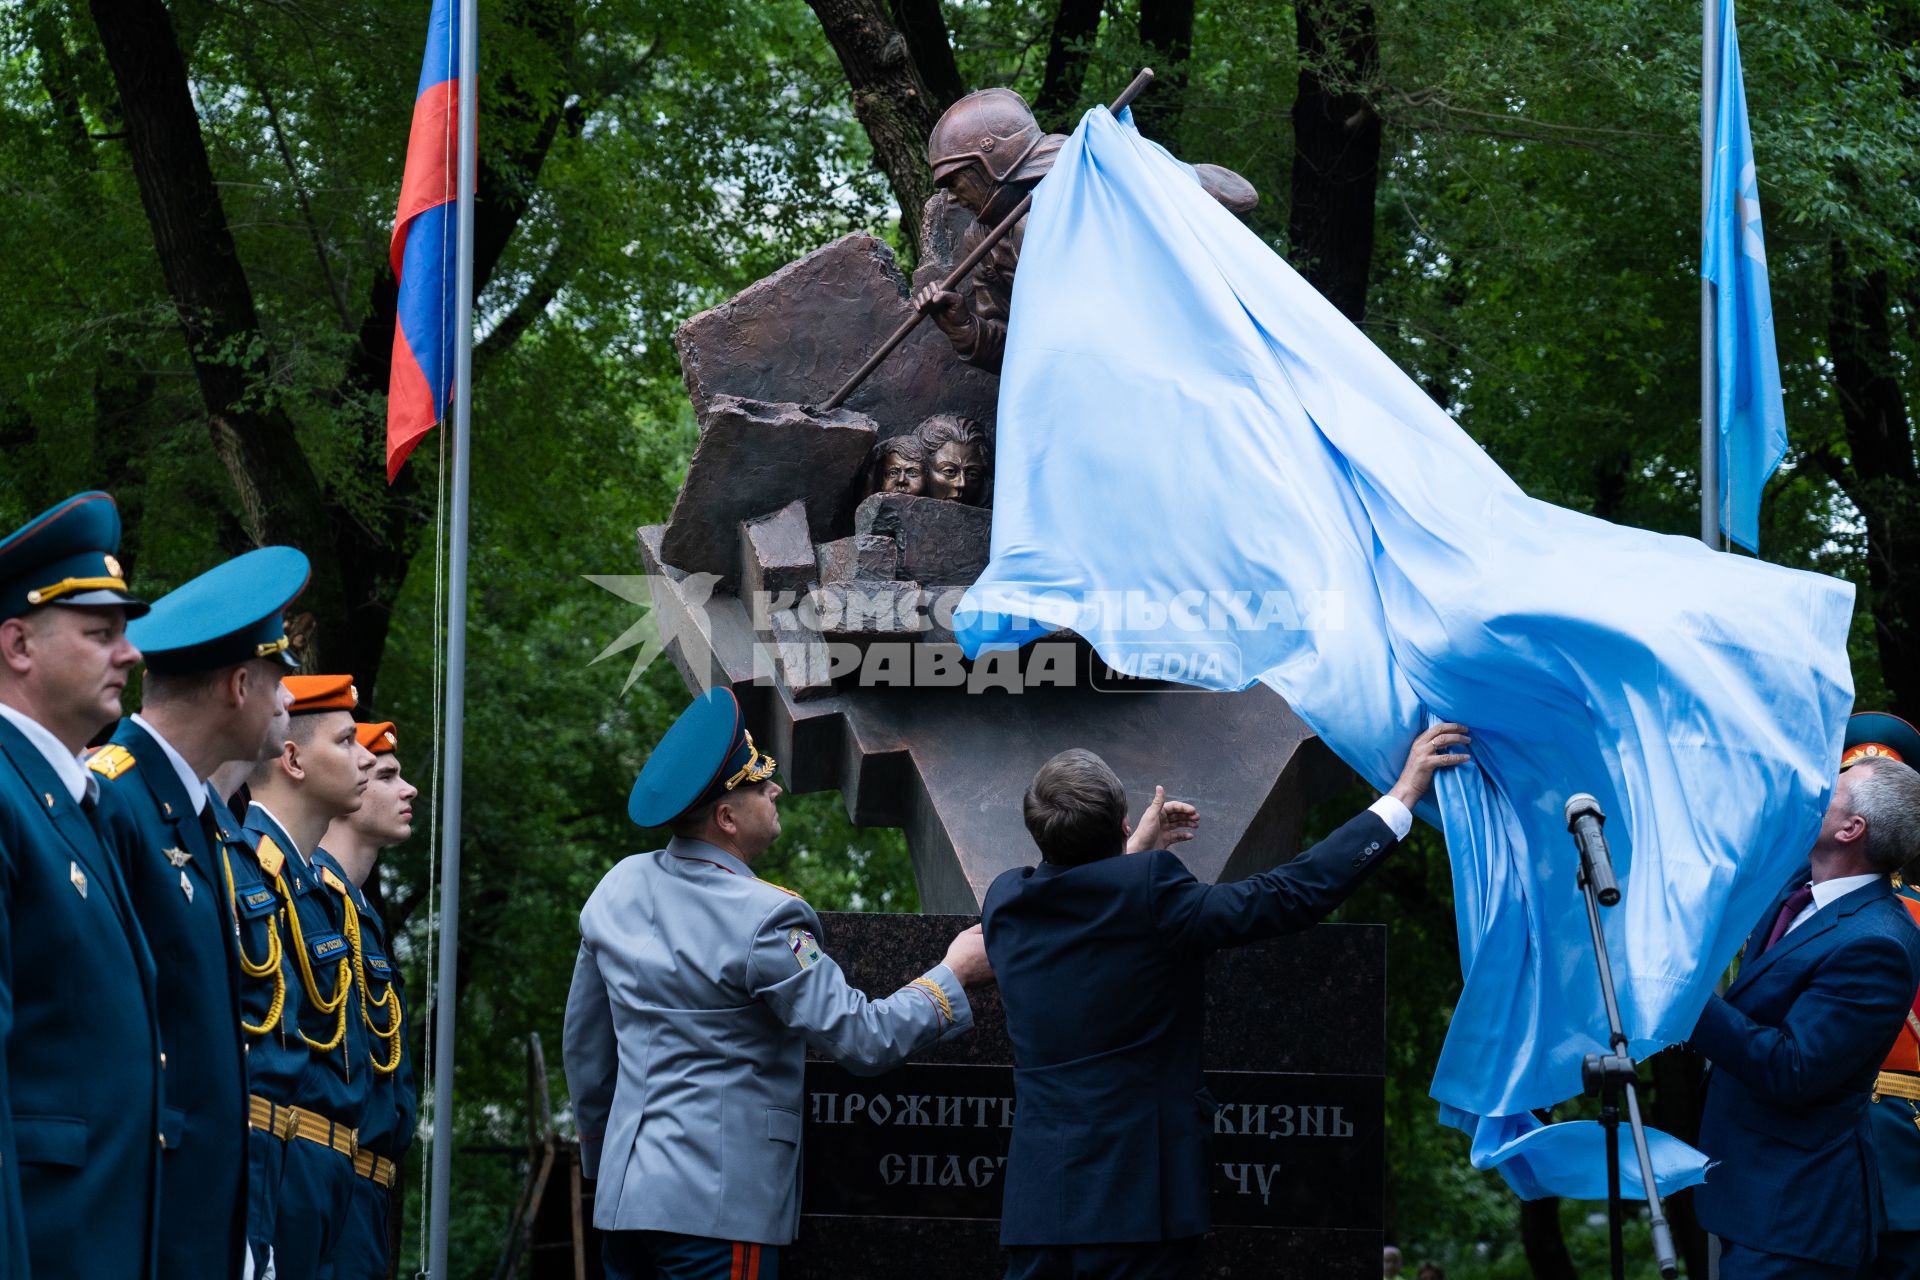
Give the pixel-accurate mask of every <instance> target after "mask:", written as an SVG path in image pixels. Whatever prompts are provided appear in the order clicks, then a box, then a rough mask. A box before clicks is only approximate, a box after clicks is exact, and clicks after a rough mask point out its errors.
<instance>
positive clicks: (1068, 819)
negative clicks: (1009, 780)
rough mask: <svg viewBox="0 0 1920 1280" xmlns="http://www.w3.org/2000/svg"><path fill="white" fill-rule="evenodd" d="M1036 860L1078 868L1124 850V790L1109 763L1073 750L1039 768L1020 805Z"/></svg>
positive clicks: (1064, 752) (1125, 839)
mask: <svg viewBox="0 0 1920 1280" xmlns="http://www.w3.org/2000/svg"><path fill="white" fill-rule="evenodd" d="M1020 812H1021V816H1022V817H1024V818H1025V819H1026V820H1027V832H1028V834H1030V835H1031V836H1032V837H1033V842H1034V843H1035V844H1037V845H1039V846H1040V856H1041V857H1043V858H1045V859H1046V860H1047V861H1048V862H1052V863H1057V864H1058V865H1060V866H1065V867H1076V866H1079V865H1080V864H1082V863H1085V862H1094V861H1097V860H1099V859H1101V858H1106V857H1111V856H1112V855H1114V854H1116V853H1119V852H1120V851H1121V850H1122V849H1123V848H1125V847H1126V842H1127V830H1126V826H1127V791H1126V788H1125V787H1123V786H1121V785H1120V779H1119V778H1118V777H1117V776H1116V775H1115V774H1114V772H1113V770H1112V769H1109V768H1108V767H1107V762H1106V761H1105V760H1102V759H1101V758H1100V757H1099V756H1097V755H1095V754H1093V752H1091V751H1086V750H1082V749H1081V748H1079V747H1074V748H1073V749H1071V750H1069V751H1062V752H1061V753H1060V754H1059V755H1057V756H1055V757H1054V758H1053V759H1051V760H1049V761H1047V762H1046V763H1045V764H1043V765H1041V766H1040V772H1038V773H1036V774H1034V775H1033V781H1032V783H1030V784H1029V785H1028V787H1027V795H1026V799H1025V800H1023V801H1022V802H1021V805H1020Z"/></svg>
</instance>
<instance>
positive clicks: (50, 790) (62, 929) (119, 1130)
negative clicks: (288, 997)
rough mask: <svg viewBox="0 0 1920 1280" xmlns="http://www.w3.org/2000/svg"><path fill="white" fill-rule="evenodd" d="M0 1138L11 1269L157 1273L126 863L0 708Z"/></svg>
mask: <svg viewBox="0 0 1920 1280" xmlns="http://www.w3.org/2000/svg"><path fill="white" fill-rule="evenodd" d="M0 1030H4V1032H5V1034H6V1068H5V1080H4V1083H5V1086H6V1096H5V1099H4V1108H3V1109H4V1110H5V1111H6V1113H7V1115H8V1118H9V1121H10V1124H11V1129H12V1134H11V1137H12V1146H11V1149H4V1150H0V1162H4V1163H3V1164H0V1217H4V1218H6V1219H12V1218H13V1215H14V1211H15V1207H16V1206H17V1207H18V1209H19V1210H20V1211H23V1213H24V1218H25V1235H26V1245H27V1249H26V1252H27V1253H28V1254H29V1255H30V1257H31V1270H30V1271H29V1270H27V1269H26V1267H24V1266H23V1265H22V1264H21V1260H20V1253H21V1249H20V1238H19V1237H20V1228H19V1225H18V1223H17V1222H14V1221H9V1222H8V1223H7V1232H8V1236H7V1238H6V1240H5V1242H4V1243H5V1251H4V1252H0V1263H6V1264H8V1265H7V1266H6V1267H5V1268H0V1269H4V1271H5V1274H7V1275H9V1276H12V1275H31V1276H33V1277H34V1280H63V1278H66V1277H71V1280H96V1278H97V1277H100V1276H113V1277H116V1280H118V1278H119V1277H128V1278H129V1280H139V1278H140V1277H147V1276H151V1275H153V1273H154V1230H155V1225H156V1222H157V1214H156V1202H157V1200H158V1198H159V1172H160V1170H159V1161H160V1144H159V1129H160V1028H159V1025H158V1023H157V1021H156V1015H155V996H154V970H153V957H152V955H151V954H150V953H149V952H148V950H147V944H146V940H145V938H144V937H143V936H142V935H141V932H140V925H139V922H138V921H137V920H136V919H135V917H134V913H133V906H132V904H131V903H130V902H129V901H128V898H127V888H126V884H125V883H124V881H123V880H122V879H121V875H120V868H119V864H118V863H117V862H116V861H115V859H114V858H113V856H112V855H111V854H110V853H109V852H108V849H107V846H106V844H105V843H104V842H103V841H102V839H101V836H100V832H99V829H98V828H97V827H96V826H95V825H94V822H93V819H91V818H90V817H89V816H88V815H87V813H86V812H85V811H84V810H83V809H82V808H81V806H79V805H77V804H75V803H74V802H73V800H72V798H71V793H70V792H68V790H67V787H66V784H65V783H63V782H61V780H60V777H59V775H58V774H56V773H55V772H54V771H53V769H52V767H51V766H50V765H49V764H48V763H47V760H46V757H44V756H42V755H41V754H40V752H39V751H38V750H36V749H35V747H34V745H33V744H32V743H31V742H29V741H28V740H27V738H26V736H25V735H24V734H22V733H21V732H20V731H19V730H18V729H17V728H15V727H14V726H13V725H12V724H11V723H9V722H7V721H6V720H4V719H0Z"/></svg>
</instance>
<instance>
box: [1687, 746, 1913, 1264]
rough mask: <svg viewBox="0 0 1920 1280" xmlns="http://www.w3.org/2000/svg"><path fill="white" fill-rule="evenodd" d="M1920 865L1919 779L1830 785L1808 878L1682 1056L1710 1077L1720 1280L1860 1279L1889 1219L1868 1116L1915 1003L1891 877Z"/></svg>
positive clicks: (1768, 924)
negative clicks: (1692, 1053)
mask: <svg viewBox="0 0 1920 1280" xmlns="http://www.w3.org/2000/svg"><path fill="white" fill-rule="evenodd" d="M1916 852H1920V774H1916V773H1915V772H1914V771H1913V770H1912V769H1911V768H1909V767H1908V766H1906V765H1904V764H1901V763H1899V762H1898V761H1895V760H1891V759H1886V758H1879V759H1868V760H1863V761H1861V762H1860V763H1858V764H1855V765H1854V766H1853V767H1852V768H1850V769H1847V770H1846V771H1845V772H1843V773H1842V774H1841V775H1840V779H1839V781H1838V782H1837V783H1836V784H1835V786H1834V790H1833V799H1832V801H1831V803H1830V804H1829V805H1828V807H1827V812H1826V816H1825V817H1824V818H1823V819H1822V820H1821V824H1820V835H1819V837H1818V838H1817V839H1816V840H1815V842H1814V846H1813V851H1812V853H1811V854H1810V855H1809V857H1808V861H1807V865H1805V866H1803V867H1801V868H1800V869H1799V871H1798V872H1796V873H1795V875H1794V876H1793V877H1792V878H1791V879H1790V880H1789V881H1788V882H1787V883H1786V884H1784V885H1782V886H1781V889H1780V893H1779V895H1778V896H1777V897H1776V898H1775V899H1774V901H1773V904H1772V905H1771V906H1770V907H1769V908H1768V909H1767V912H1766V914H1765V915H1763V916H1762V917H1761V918H1760V920H1759V922H1758V923H1757V924H1756V925H1755V926H1754V930H1753V933H1752V934H1751V935H1750V936H1749V937H1748V939H1747V945H1746V950H1745V953H1744V954H1745V959H1744V960H1743V961H1742V962H1741V966H1740V974H1739V977H1738V978H1736V979H1735V981H1734V983H1733V985H1732V986H1731V987H1729V988H1728V989H1727V994H1726V996H1725V998H1722V997H1719V996H1714V997H1711V998H1710V999H1709V1000H1708V1001H1707V1007H1706V1008H1705V1010H1703V1011H1702V1012H1701V1015H1700V1021H1699V1024H1698V1025H1697V1026H1695V1027H1694V1029H1693V1034H1692V1035H1691V1036H1690V1037H1689V1041H1690V1043H1691V1044H1692V1046H1693V1048H1694V1049H1696V1050H1698V1051H1699V1052H1700V1053H1702V1054H1704V1055H1705V1056H1706V1058H1707V1060H1708V1062H1709V1063H1710V1064H1711V1066H1710V1068H1709V1074H1708V1077H1707V1090H1706V1099H1705V1103H1704V1108H1703V1111H1702V1115H1701V1120H1700V1149H1701V1150H1702V1151H1704V1152H1706V1153H1707V1155H1709V1156H1711V1157H1713V1159H1714V1160H1715V1161H1716V1162H1717V1163H1716V1164H1714V1165H1713V1166H1712V1167H1711V1168H1710V1169H1709V1170H1708V1173H1707V1181H1706V1183H1705V1184H1704V1185H1703V1186H1701V1187H1700V1188H1699V1189H1698V1190H1697V1191H1695V1192H1694V1204H1695V1207H1696V1208H1697V1210H1698V1212H1699V1215H1700V1225H1701V1226H1703V1227H1705V1228H1706V1229H1707V1230H1709V1231H1711V1232H1713V1233H1714V1234H1715V1235H1717V1236H1719V1237H1720V1243H1721V1255H1720V1275H1721V1276H1722V1277H1723V1278H1724V1280H1760V1278H1762V1277H1776V1276H1777V1277H1786V1276H1793V1277H1797V1278H1800V1280H1816V1278H1818V1277H1843V1276H1855V1275H1859V1274H1861V1272H1862V1271H1863V1269H1864V1268H1865V1267H1866V1266H1867V1265H1868V1263H1869V1262H1870V1261H1871V1259H1872V1257H1873V1253H1874V1235H1875V1233H1876V1232H1877V1231H1878V1230H1879V1227H1880V1223H1881V1220H1882V1218H1883V1208H1882V1204H1881V1195H1880V1182H1879V1177H1878V1174H1877V1172H1876V1170H1875V1166H1874V1159H1873V1146H1872V1142H1871V1139H1870V1138H1869V1128H1868V1118H1867V1106H1868V1101H1867V1100H1868V1096H1869V1093H1870V1091H1871V1090H1872V1089H1873V1085H1874V1076H1875V1071H1876V1069H1877V1068H1878V1067H1879V1065H1880V1062H1881V1059H1883V1058H1884V1057H1885V1056H1886V1054H1887V1051H1888V1050H1889V1049H1891V1048H1892V1047H1893V1042H1894V1039H1895V1037H1897V1036H1898V1035H1899V1034H1900V1028H1901V1026H1902V1024H1903V1023H1904V1021H1905V1018H1906V1013H1907V1010H1908V1008H1909V1007H1910V1006H1911V1005H1912V1003H1913V993H1914V990H1915V988H1916V987H1920V929H1916V928H1915V927H1914V924H1913V921H1912V919H1911V918H1910V917H1909V916H1908V915H1907V913H1906V911H1905V910H1904V909H1903V908H1902V907H1901V906H1900V904H1899V903H1898V902H1897V901H1896V900H1895V898H1894V895H1893V890H1892V888H1891V886H1890V885H1889V883H1888V877H1889V875H1890V874H1891V873H1893V872H1895V871H1898V870H1899V869H1900V868H1901V867H1903V866H1905V865H1906V864H1907V863H1908V862H1909V861H1910V860H1911V859H1912V858H1913V857H1914V855H1915V853H1916Z"/></svg>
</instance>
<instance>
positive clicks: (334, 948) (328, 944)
mask: <svg viewBox="0 0 1920 1280" xmlns="http://www.w3.org/2000/svg"><path fill="white" fill-rule="evenodd" d="M307 949H308V950H310V951H312V952H313V958H314V959H315V960H320V961H327V960H339V959H341V958H343V957H344V955H345V953H346V950H347V940H346V939H345V938H343V937H341V936H340V935H339V934H337V933H323V934H321V935H320V936H319V937H317V938H309V939H307Z"/></svg>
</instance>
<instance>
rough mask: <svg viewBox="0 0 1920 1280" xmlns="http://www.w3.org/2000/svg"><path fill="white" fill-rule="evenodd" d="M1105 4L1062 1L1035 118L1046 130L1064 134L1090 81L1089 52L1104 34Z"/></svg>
mask: <svg viewBox="0 0 1920 1280" xmlns="http://www.w3.org/2000/svg"><path fill="white" fill-rule="evenodd" d="M1104 7H1105V0H1060V10H1059V12H1058V13H1057V14H1055V15H1054V19H1053V32H1052V34H1050V35H1049V36H1048V37H1047V69H1046V71H1045V72H1044V73H1043V74H1042V75H1041V77H1040V96H1039V98H1037V99H1035V101H1034V104H1033V114H1034V116H1035V117H1036V118H1037V119H1038V120H1039V121H1040V126H1041V128H1043V129H1053V130H1058V131H1061V132H1064V131H1065V130H1066V129H1067V128H1068V126H1070V125H1071V124H1072V123H1073V120H1072V113H1073V108H1074V105H1075V104H1076V103H1078V102H1079V101H1080V90H1081V88H1082V87H1083V86H1084V85H1085V84H1086V81H1087V52H1088V50H1089V49H1090V48H1091V47H1092V45H1093V42H1094V39H1095V37H1097V36H1098V35H1099V34H1100V11H1101V9H1102V8H1104Z"/></svg>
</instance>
